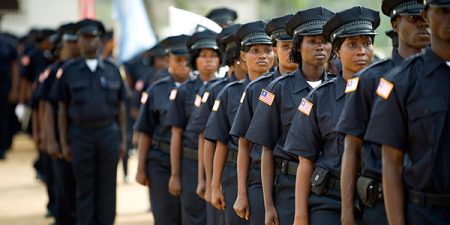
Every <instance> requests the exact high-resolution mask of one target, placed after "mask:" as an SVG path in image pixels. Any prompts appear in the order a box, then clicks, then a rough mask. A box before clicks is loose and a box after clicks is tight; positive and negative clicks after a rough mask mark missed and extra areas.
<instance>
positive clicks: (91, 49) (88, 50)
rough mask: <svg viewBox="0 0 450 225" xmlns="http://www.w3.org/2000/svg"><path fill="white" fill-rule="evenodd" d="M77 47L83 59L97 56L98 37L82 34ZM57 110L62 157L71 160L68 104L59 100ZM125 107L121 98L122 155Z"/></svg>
mask: <svg viewBox="0 0 450 225" xmlns="http://www.w3.org/2000/svg"><path fill="white" fill-rule="evenodd" d="M78 47H79V49H80V53H81V57H83V58H85V59H96V58H98V54H97V51H98V48H99V47H100V38H99V37H97V36H94V35H90V34H82V35H80V36H79V39H78ZM58 106H59V112H58V125H59V129H60V139H61V148H62V152H63V157H64V158H65V159H66V160H68V161H71V160H72V150H71V148H70V143H69V142H68V139H67V125H68V115H67V110H68V108H67V107H68V106H67V105H66V103H64V102H59V103H58ZM126 121H127V119H126V108H125V103H124V101H123V100H122V101H121V102H119V113H118V124H119V129H120V144H119V154H120V156H121V157H122V156H123V155H124V154H125V151H126Z"/></svg>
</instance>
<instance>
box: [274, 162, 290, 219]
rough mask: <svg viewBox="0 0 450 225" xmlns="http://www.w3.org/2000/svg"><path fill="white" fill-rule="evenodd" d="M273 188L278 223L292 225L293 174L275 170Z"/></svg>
mask: <svg viewBox="0 0 450 225" xmlns="http://www.w3.org/2000/svg"><path fill="white" fill-rule="evenodd" d="M273 190H274V195H273V196H274V199H273V200H274V203H275V208H276V209H277V213H278V220H279V222H280V225H292V224H293V223H294V216H295V176H292V175H288V174H283V173H281V171H277V176H276V179H275V182H274V188H273Z"/></svg>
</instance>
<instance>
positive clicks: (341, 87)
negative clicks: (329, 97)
mask: <svg viewBox="0 0 450 225" xmlns="http://www.w3.org/2000/svg"><path fill="white" fill-rule="evenodd" d="M335 82H336V100H339V99H340V98H342V96H344V95H345V87H346V86H347V82H345V80H344V78H342V74H341V75H339V76H337V78H336V81H335Z"/></svg>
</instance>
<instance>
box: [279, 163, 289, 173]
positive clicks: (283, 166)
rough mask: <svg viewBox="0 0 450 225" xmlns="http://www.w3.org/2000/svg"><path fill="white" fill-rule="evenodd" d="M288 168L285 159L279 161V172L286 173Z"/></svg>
mask: <svg viewBox="0 0 450 225" xmlns="http://www.w3.org/2000/svg"><path fill="white" fill-rule="evenodd" d="M287 170H288V162H287V161H286V160H283V161H282V162H281V172H282V173H284V174H286V173H287Z"/></svg>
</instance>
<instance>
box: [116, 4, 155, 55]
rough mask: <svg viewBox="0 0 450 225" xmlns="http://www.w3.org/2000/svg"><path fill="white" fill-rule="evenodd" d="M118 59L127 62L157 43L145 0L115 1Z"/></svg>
mask: <svg viewBox="0 0 450 225" xmlns="http://www.w3.org/2000/svg"><path fill="white" fill-rule="evenodd" d="M113 18H114V19H115V20H116V21H117V29H118V32H115V33H116V34H118V36H117V41H118V42H117V43H118V58H119V60H120V61H121V62H124V61H127V60H129V59H131V58H132V57H134V56H136V55H137V54H139V53H141V52H143V51H145V50H148V49H149V48H151V47H153V46H154V45H155V44H156V43H157V39H156V35H155V32H154V31H153V28H152V26H151V24H150V21H149V18H148V16H147V11H146V10H145V6H144V3H143V0H114V5H113Z"/></svg>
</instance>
